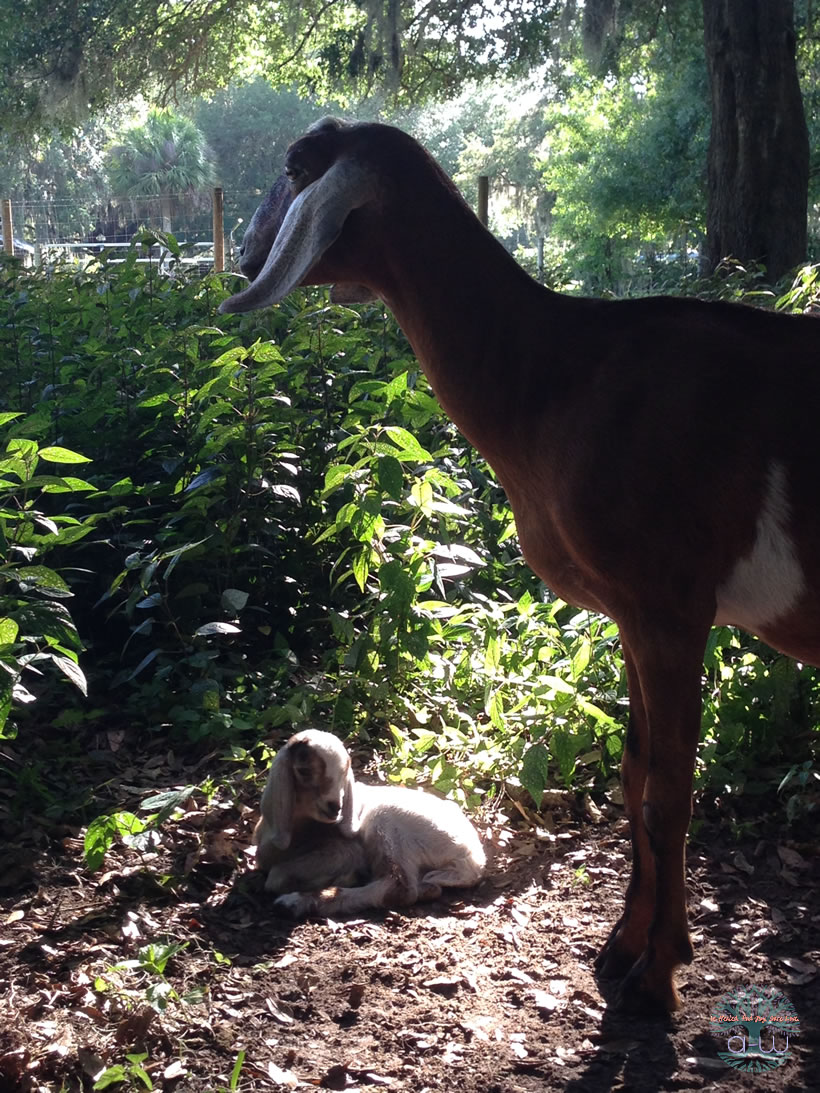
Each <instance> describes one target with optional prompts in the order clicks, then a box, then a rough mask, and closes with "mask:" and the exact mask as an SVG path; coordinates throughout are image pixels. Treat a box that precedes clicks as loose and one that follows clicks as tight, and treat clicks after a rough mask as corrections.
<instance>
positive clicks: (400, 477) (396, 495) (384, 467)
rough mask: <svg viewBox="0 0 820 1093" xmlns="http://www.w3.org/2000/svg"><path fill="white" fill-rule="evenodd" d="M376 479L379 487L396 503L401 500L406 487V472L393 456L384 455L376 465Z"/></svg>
mask: <svg viewBox="0 0 820 1093" xmlns="http://www.w3.org/2000/svg"><path fill="white" fill-rule="evenodd" d="M376 478H377V480H378V483H379V485H380V486H381V488H382V489H383V490H384V492H385V493H386V494H387V496H388V497H392V498H393V500H394V501H399V500H401V495H402V487H403V486H404V471H403V470H402V469H401V463H400V462H399V461H398V459H396V457H395V456H393V455H383V456H380V457H379V460H378V462H377V463H376Z"/></svg>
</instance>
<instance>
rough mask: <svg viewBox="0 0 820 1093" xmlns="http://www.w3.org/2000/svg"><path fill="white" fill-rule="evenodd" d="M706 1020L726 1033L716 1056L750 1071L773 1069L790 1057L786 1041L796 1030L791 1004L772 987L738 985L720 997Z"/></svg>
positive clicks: (714, 1027) (796, 1019) (720, 1033)
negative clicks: (735, 988)
mask: <svg viewBox="0 0 820 1093" xmlns="http://www.w3.org/2000/svg"><path fill="white" fill-rule="evenodd" d="M709 1022H710V1024H711V1026H712V1031H713V1032H715V1033H717V1035H719V1036H725V1037H726V1051H719V1052H718V1057H719V1058H721V1059H723V1061H724V1062H725V1063H726V1064H727V1066H731V1067H734V1069H735V1070H745V1071H748V1072H750V1073H752V1074H760V1073H761V1072H763V1071H767V1070H774V1069H775V1067H778V1066H782V1065H783V1063H785V1062H786V1061H787V1060H788V1059H789V1058H790V1057H791V1050H790V1048H789V1043H790V1042H791V1041H792V1040H793V1038H794V1036H795V1034H796V1033H797V1032H799V1030H800V1022H799V1020H798V1017H797V1013H796V1012H795V1009H794V1006H793V1005H792V1004H791V1002H790V1001H789V999H788V998H787V997H786V996H785V994H783V992H782V991H779V990H776V989H775V988H774V987H739V988H738V989H737V990H733V991H729V993H728V994H724V995H723V996H722V998H720V999H719V1000H718V1002H717V1004H716V1005H715V1007H714V1009H713V1010H712V1013H711V1016H710V1018H709Z"/></svg>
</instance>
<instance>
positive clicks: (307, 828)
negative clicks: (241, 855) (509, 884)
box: [254, 729, 486, 917]
mask: <svg viewBox="0 0 820 1093" xmlns="http://www.w3.org/2000/svg"><path fill="white" fill-rule="evenodd" d="M261 811H262V816H261V819H260V820H259V823H258V824H257V825H256V830H255V832H254V842H255V843H256V844H257V846H258V849H257V855H256V860H257V864H258V866H259V867H260V868H261V869H263V870H265V871H266V872H267V874H268V876H267V880H266V882H265V888H266V890H267V891H269V892H276V893H284V894H281V895H279V898H278V899H277V900H276V903H275V906H276V907H277V908H278V909H279V910H281V911H284V912H286V913H288V914H290V915H293V916H294V917H301V916H305V915H320V916H326V915H331V914H339V913H342V914H344V913H350V912H356V911H363V910H365V909H367V908H370V907H407V906H409V905H410V904H413V903H417V902H419V901H423V900H434V899H437V898H438V897H439V896H440V895H441V890H442V888H468V887H472V886H473V885H475V884H478V882H479V880H480V879H481V877H482V875H483V873H484V866H485V864H486V859H485V856H484V851H483V849H482V847H481V842H480V841H479V838H478V834H477V833H476V830H475V828H474V827H473V825H472V824H471V823H470V821H469V820H468V819H467V817H466V816H465V815H464V813H463V812H462V811H461V809H460V808H459V807H458V805H456V804H454V803H453V802H452V801H443V800H440V799H439V798H438V797H434V796H432V795H431V794H429V793H422V792H420V791H418V790H411V789H401V788H399V787H396V786H368V785H364V784H362V783H361V782H356V781H355V780H354V777H353V771H352V769H351V765H350V756H349V755H348V753H347V750H346V749H345V747H344V745H343V744H342V743H341V741H340V740H338V739H337V738H336V737H335V736H333V735H332V734H331V733H328V732H322V731H320V730H318V729H307V730H305V731H303V732H300V733H297V734H296V735H295V736H292V737H291V738H290V740H288V742H287V744H285V746H284V747H283V748H282V749H281V750H280V751H279V752H278V753H277V755H276V758H275V759H274V761H273V764H272V766H271V769H270V774H269V775H268V781H267V785H266V786H265V792H264V793H263V795H262V807H261ZM357 882H358V883H359V885H360V886H359V887H355V885H356V884H357ZM362 882H365V883H362ZM330 886H332V887H330ZM299 888H307V889H309V891H305V892H303V891H294V890H293V889H299Z"/></svg>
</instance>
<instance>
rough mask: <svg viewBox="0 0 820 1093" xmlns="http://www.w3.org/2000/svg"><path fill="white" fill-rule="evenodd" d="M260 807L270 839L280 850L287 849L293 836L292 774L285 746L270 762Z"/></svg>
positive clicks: (288, 752)
mask: <svg viewBox="0 0 820 1093" xmlns="http://www.w3.org/2000/svg"><path fill="white" fill-rule="evenodd" d="M261 807H262V818H263V820H264V821H265V823H266V825H267V828H268V831H269V833H270V835H269V837H270V841H271V842H272V843H273V845H274V846H276V847H278V848H279V849H280V850H287V848H288V847H289V846H290V840H291V839H292V838H293V775H292V773H291V767H290V750H289V748H287V747H284V748H280V749H279V751H278V753H277V755H276V758H275V759H274V761H273V763H272V764H271V768H270V774H269V775H268V781H267V784H266V785H265V792H264V793H263V794H262V806H261Z"/></svg>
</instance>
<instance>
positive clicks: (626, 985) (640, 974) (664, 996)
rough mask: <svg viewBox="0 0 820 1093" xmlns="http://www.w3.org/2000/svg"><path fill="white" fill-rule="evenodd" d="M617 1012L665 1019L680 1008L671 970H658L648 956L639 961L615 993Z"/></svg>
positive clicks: (654, 962) (646, 954) (645, 955)
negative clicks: (621, 1011)
mask: <svg viewBox="0 0 820 1093" xmlns="http://www.w3.org/2000/svg"><path fill="white" fill-rule="evenodd" d="M615 1005H616V1007H617V1009H619V1010H623V1011H624V1012H626V1013H637V1014H641V1015H643V1016H647V1017H665V1016H667V1015H668V1014H670V1013H674V1012H675V1011H676V1010H679V1009H680V1005H681V1003H680V997H679V995H678V992H677V990H676V988H675V983H674V981H673V978H672V970H671V968H661V967H659V966H658V964H657V962H656V961H653V960H652V959H651V957H650V956H649V955H648V953H644V955H643V956H642V957H641V958H640V960H638V961H637V962H636V963H635V965H634V967H633V968H632V970H631V971H630V972H629V974H628V975H627V977H626V978H625V979H624V981H623V983H621V986H620V988H619V990H618V994H617V997H616V1000H615Z"/></svg>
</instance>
